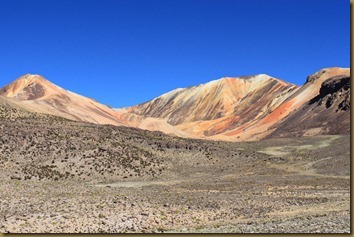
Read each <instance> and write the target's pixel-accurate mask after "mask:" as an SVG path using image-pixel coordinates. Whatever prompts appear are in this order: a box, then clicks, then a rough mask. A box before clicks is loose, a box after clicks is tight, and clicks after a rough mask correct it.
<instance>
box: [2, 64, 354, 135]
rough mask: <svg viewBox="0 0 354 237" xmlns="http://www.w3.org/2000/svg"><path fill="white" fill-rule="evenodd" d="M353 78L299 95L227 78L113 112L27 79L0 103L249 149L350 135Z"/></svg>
mask: <svg viewBox="0 0 354 237" xmlns="http://www.w3.org/2000/svg"><path fill="white" fill-rule="evenodd" d="M349 77H350V69H348V68H325V69H322V70H320V71H318V72H316V73H315V74H313V75H311V76H309V77H308V78H307V81H306V83H305V84H304V85H303V86H301V87H300V86H296V85H293V84H291V83H287V82H285V81H282V80H280V79H277V78H274V77H271V76H268V75H265V74H259V75H253V76H244V77H225V78H221V79H219V80H215V81H211V82H208V83H206V84H201V85H198V86H192V87H188V88H178V89H175V90H173V91H171V92H168V93H165V94H163V95H161V96H159V97H157V98H155V99H153V100H151V101H148V102H145V103H142V104H139V105H136V106H132V107H128V108H120V109H112V108H109V107H107V106H105V105H102V104H100V103H98V102H97V101H94V100H92V99H89V98H86V97H83V96H80V95H77V94H75V93H72V92H69V91H67V90H64V89H62V88H60V87H58V86H56V85H54V84H52V83H51V82H49V81H47V80H46V79H44V78H43V77H41V76H39V75H29V74H28V75H25V76H22V77H20V78H19V79H17V80H16V81H14V82H13V83H11V84H10V85H7V86H5V87H3V88H2V89H0V98H1V96H2V97H6V98H7V100H8V101H11V103H13V104H16V106H20V107H21V108H24V109H27V110H30V111H33V112H40V113H47V114H51V115H56V116H60V117H64V118H68V119H72V120H77V121H84V122H91V123H98V124H112V125H123V126H129V127H135V128H140V129H147V130H152V131H161V132H164V133H167V134H171V135H177V136H181V137H190V138H200V139H210V140H225V141H244V140H259V139H264V138H267V137H276V136H280V137H282V136H306V135H317V134H335V133H348V131H349V129H350V122H349V121H350V83H349V80H350V79H349ZM327 101H330V102H327ZM329 105H330V106H329ZM319 121H320V122H319ZM334 121H336V122H334ZM337 122H339V124H338V123H337Z"/></svg>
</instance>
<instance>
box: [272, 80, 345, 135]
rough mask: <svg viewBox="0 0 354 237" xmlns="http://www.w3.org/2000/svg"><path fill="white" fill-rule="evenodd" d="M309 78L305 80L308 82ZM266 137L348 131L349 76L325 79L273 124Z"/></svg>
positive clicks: (342, 132) (309, 81)
mask: <svg viewBox="0 0 354 237" xmlns="http://www.w3.org/2000/svg"><path fill="white" fill-rule="evenodd" d="M311 79H312V78H311V77H310V78H309V80H308V81H307V83H312V81H311ZM274 128H275V131H274V132H273V133H272V134H271V135H270V136H269V137H284V136H304V135H305V136H306V135H307V136H311V135H318V134H338V133H340V134H350V77H348V76H345V75H339V76H334V77H331V78H329V79H327V80H325V81H324V82H323V83H322V85H321V88H320V91H319V94H318V95H317V96H315V97H313V98H312V99H311V100H310V101H308V102H306V103H305V104H304V105H302V106H301V107H300V108H298V109H297V110H295V111H294V112H293V113H291V114H290V115H289V116H288V117H287V118H285V120H284V121H281V122H280V123H278V124H276V125H275V126H274Z"/></svg>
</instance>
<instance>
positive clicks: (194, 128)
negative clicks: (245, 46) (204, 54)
mask: <svg viewBox="0 0 354 237" xmlns="http://www.w3.org/2000/svg"><path fill="white" fill-rule="evenodd" d="M297 89H298V87H297V86H296V85H293V84H290V83H286V82H284V81H281V80H279V79H276V78H273V77H270V76H268V75H265V74H261V75H255V76H249V77H238V78H230V77H227V78H222V79H219V80H215V81H211V82H209V83H206V84H202V85H199V86H194V87H190V88H185V89H177V90H174V91H171V92H169V93H166V94H164V95H162V96H160V97H157V98H156V99H153V100H151V101H149V102H146V103H143V104H140V105H137V106H133V107H130V108H125V109H121V110H118V111H119V112H121V113H122V114H124V116H122V118H121V119H122V120H124V121H125V122H126V123H127V124H128V125H130V126H135V127H139V128H143V129H149V130H162V131H164V132H166V133H174V130H176V129H177V130H178V131H181V132H183V134H184V135H185V134H187V136H189V137H195V138H210V139H214V138H215V139H222V140H229V138H230V137H235V136H246V131H245V130H250V129H252V128H254V127H258V126H259V125H260V124H258V121H261V120H262V119H264V118H266V117H267V116H268V115H269V113H270V111H272V110H275V109H276V108H278V106H279V105H281V104H282V102H283V101H284V100H285V99H286V98H288V97H289V96H290V95H291V94H293V93H294V92H295V91H296V90H297ZM170 128H172V130H170ZM249 134H254V133H249ZM249 136H250V135H248V137H247V138H249Z"/></svg>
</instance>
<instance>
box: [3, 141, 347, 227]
mask: <svg viewBox="0 0 354 237" xmlns="http://www.w3.org/2000/svg"><path fill="white" fill-rule="evenodd" d="M326 139H327V141H328V138H326ZM346 139H348V138H346ZM346 139H343V138H336V140H334V142H335V141H339V140H342V142H343V141H344V142H345V141H346ZM327 148H328V147H327ZM272 149H273V150H274V147H273V148H272ZM269 151H270V149H268V150H264V151H262V152H269ZM307 151H308V152H309V150H307ZM278 152H279V151H278ZM259 154H262V153H259ZM262 157H263V158H262V159H261V160H257V161H255V162H254V167H252V168H251V169H249V168H247V169H246V168H245V170H244V172H241V173H239V172H230V173H223V171H222V170H221V169H220V168H219V167H218V166H215V169H219V170H218V171H216V170H214V172H206V173H202V172H200V173H192V174H190V175H186V176H184V177H178V179H169V180H167V179H166V180H159V179H156V180H150V181H144V180H140V181H138V180H135V181H124V182H123V181H122V182H116V183H111V184H107V183H95V182H79V181H57V182H54V181H43V180H42V181H32V180H26V181H24V180H7V181H4V182H2V183H1V186H0V189H1V190H0V193H1V194H0V196H1V214H2V219H1V222H0V231H1V232H12V233H14V232H16V233H28V232H32V233H33V232H34V233H43V232H46V233H63V232H66V233H68V232H69V233H77V232H81V233H116V232H134V233H135V232H139V233H140V232H148V233H151V232H172V233H176V232H193V233H194V232H195V233H198V232H202V233H349V232H350V190H349V176H347V175H338V174H337V175H336V174H320V173H315V172H314V169H313V168H314V167H317V168H318V169H319V168H321V166H320V163H321V160H319V161H318V162H312V163H306V164H305V161H304V160H303V161H302V162H301V163H302V165H300V164H299V163H297V164H296V165H292V164H284V163H282V162H279V161H275V160H276V159H275V158H274V157H273V160H272V159H269V160H267V159H266V160H264V157H265V156H262ZM284 157H286V156H285V155H284ZM278 159H279V158H278ZM322 161H323V160H322ZM328 161H329V159H327V162H328ZM292 162H294V161H292ZM323 162H324V161H323ZM309 165H311V167H312V168H311V169H310V167H309ZM316 165H317V166H316ZM245 167H247V164H245ZM334 168H335V167H334ZM322 169H323V167H322ZM206 171H207V170H206ZM322 171H323V172H324V170H322Z"/></svg>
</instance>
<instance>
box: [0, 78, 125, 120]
mask: <svg viewBox="0 0 354 237" xmlns="http://www.w3.org/2000/svg"><path fill="white" fill-rule="evenodd" d="M0 95H1V96H4V97H8V98H9V99H12V101H13V102H14V103H16V104H17V105H19V106H21V107H22V108H24V109H27V110H30V111H33V112H38V113H46V114H52V115H56V116H60V117H64V118H67V119H72V120H77V121H84V122H91V123H98V124H113V125H122V123H121V122H120V121H118V120H117V118H116V117H115V115H116V112H115V111H114V110H112V109H110V108H109V107H107V106H105V105H102V104H100V103H98V102H97V101H95V100H92V99H90V98H87V97H84V96H81V95H78V94H75V93H73V92H70V91H67V90H65V89H63V88H61V87H59V86H57V85H55V84H53V83H51V82H50V81H48V80H46V79H45V78H44V77H42V76H40V75H31V74H26V75H24V76H22V77H20V78H18V79H17V80H15V81H14V82H12V83H11V84H9V85H7V86H5V87H3V88H2V89H0Z"/></svg>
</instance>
